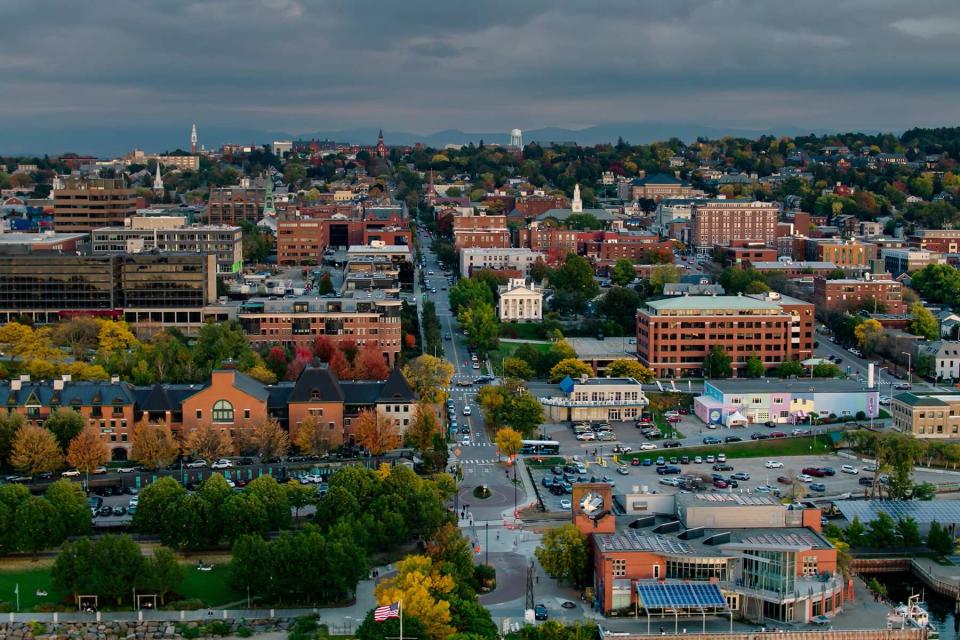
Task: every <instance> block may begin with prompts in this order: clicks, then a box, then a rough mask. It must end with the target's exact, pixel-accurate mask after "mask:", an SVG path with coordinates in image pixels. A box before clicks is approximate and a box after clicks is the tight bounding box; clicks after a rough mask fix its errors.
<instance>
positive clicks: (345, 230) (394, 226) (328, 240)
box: [277, 207, 413, 265]
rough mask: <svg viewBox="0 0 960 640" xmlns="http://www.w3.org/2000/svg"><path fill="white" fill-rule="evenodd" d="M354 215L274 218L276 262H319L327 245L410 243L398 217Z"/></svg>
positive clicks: (298, 215)
mask: <svg viewBox="0 0 960 640" xmlns="http://www.w3.org/2000/svg"><path fill="white" fill-rule="evenodd" d="M331 208H333V209H337V207H331ZM351 209H352V207H351ZM354 215H355V216H356V217H354V218H352V219H351V218H344V216H343V215H342V214H337V213H335V214H331V215H324V214H322V213H321V214H320V215H318V216H316V217H315V216H305V215H302V214H297V213H286V214H281V215H280V216H279V217H278V219H277V264H282V265H312V264H320V262H321V261H322V259H323V252H324V251H325V250H326V249H327V248H328V247H348V246H353V245H371V244H374V243H379V242H382V243H384V244H386V245H390V246H408V247H409V246H412V243H413V239H412V237H411V232H410V228H409V227H408V226H407V225H406V224H405V223H404V221H403V220H402V218H395V217H392V216H388V217H379V216H372V215H371V216H370V217H367V215H366V214H360V213H354ZM361 216H363V217H361Z"/></svg>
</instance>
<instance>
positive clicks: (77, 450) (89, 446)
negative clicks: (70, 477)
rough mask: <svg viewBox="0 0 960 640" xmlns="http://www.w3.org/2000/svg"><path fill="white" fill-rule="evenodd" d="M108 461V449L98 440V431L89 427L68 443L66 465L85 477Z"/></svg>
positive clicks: (104, 443) (105, 444)
mask: <svg viewBox="0 0 960 640" xmlns="http://www.w3.org/2000/svg"><path fill="white" fill-rule="evenodd" d="M109 459H110V447H108V446H107V443H106V442H104V441H103V440H101V439H100V430H99V429H97V427H95V426H93V425H90V426H88V427H86V428H85V429H84V430H83V431H81V432H80V433H79V434H77V436H76V437H75V438H74V439H73V440H71V441H70V446H69V447H67V464H69V465H70V466H72V467H74V468H75V469H79V470H80V471H82V472H83V473H84V474H86V475H87V477H88V479H89V476H90V472H91V471H93V470H94V469H96V468H97V467H99V466H100V465H102V464H106V463H107V461H108V460H109Z"/></svg>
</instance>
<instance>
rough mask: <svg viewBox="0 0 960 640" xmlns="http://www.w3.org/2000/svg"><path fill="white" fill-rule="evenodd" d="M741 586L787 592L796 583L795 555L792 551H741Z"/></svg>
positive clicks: (792, 589)
mask: <svg viewBox="0 0 960 640" xmlns="http://www.w3.org/2000/svg"><path fill="white" fill-rule="evenodd" d="M742 575H743V586H745V587H749V588H750V589H760V590H764V591H774V592H776V593H789V592H792V591H794V589H795V588H796V584H797V557H796V553H794V552H792V551H761V550H757V549H748V550H745V551H744V552H743V573H742Z"/></svg>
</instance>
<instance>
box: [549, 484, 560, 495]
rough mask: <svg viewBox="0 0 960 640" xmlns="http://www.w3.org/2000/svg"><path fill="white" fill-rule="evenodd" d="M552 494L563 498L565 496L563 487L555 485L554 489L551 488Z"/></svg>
mask: <svg viewBox="0 0 960 640" xmlns="http://www.w3.org/2000/svg"><path fill="white" fill-rule="evenodd" d="M550 493H552V494H553V495H555V496H562V495H563V485H559V484H555V485H553V486H552V487H550Z"/></svg>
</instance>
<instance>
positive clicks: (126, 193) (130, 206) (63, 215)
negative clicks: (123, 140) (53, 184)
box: [53, 177, 137, 233]
mask: <svg viewBox="0 0 960 640" xmlns="http://www.w3.org/2000/svg"><path fill="white" fill-rule="evenodd" d="M57 186H58V187H59V188H55V189H54V190H53V228H54V229H55V230H56V231H57V232H58V233H61V232H79V233H90V232H91V231H93V230H94V229H97V228H99V227H122V226H123V221H124V220H126V219H127V218H129V217H130V216H132V215H133V214H134V213H135V212H136V210H137V192H136V191H135V190H133V189H131V188H130V187H129V186H128V185H127V182H126V180H124V179H123V178H110V179H106V178H96V179H94V178H90V179H87V178H73V177H70V178H66V179H65V180H64V181H63V184H62V185H57Z"/></svg>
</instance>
